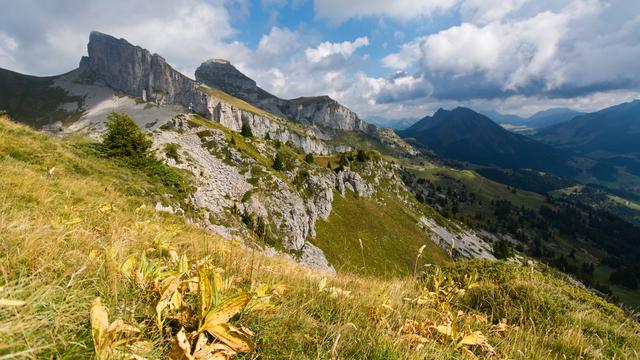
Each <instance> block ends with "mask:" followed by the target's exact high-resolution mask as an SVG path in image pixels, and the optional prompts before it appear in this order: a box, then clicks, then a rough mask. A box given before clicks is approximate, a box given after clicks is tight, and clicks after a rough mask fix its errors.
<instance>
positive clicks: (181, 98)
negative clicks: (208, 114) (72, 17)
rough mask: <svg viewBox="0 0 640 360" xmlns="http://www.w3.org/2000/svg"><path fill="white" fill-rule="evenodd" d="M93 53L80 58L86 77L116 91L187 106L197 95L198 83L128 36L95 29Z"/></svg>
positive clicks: (91, 48) (83, 73)
mask: <svg viewBox="0 0 640 360" xmlns="http://www.w3.org/2000/svg"><path fill="white" fill-rule="evenodd" d="M87 49H88V53H89V56H86V57H83V58H82V60H81V61H80V69H81V71H82V76H83V77H84V78H85V80H89V81H95V82H102V83H104V84H105V85H107V86H109V87H111V88H112V89H114V90H116V91H122V92H124V93H126V94H129V95H132V96H135V97H140V98H142V99H143V100H144V101H153V102H156V103H157V104H163V103H165V102H167V103H169V102H173V103H180V104H183V105H185V104H186V106H189V104H190V103H191V102H192V101H193V100H194V97H197V96H198V94H197V91H196V86H195V82H194V81H193V80H191V79H189V78H188V77H186V76H184V75H182V74H181V73H179V72H178V71H176V70H174V69H173V68H172V67H171V66H170V65H169V64H167V62H166V61H165V59H164V58H162V57H161V56H160V55H158V54H151V53H150V52H149V50H146V49H143V48H141V47H139V46H133V45H131V44H130V43H128V42H127V41H126V40H124V39H116V38H114V37H112V36H110V35H106V34H102V33H99V32H96V31H94V32H92V33H91V35H90V36H89V44H88V45H87Z"/></svg>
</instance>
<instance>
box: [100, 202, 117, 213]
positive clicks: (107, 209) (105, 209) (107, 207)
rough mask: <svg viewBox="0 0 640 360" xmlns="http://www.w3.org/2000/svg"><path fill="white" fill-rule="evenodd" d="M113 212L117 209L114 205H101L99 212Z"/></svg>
mask: <svg viewBox="0 0 640 360" xmlns="http://www.w3.org/2000/svg"><path fill="white" fill-rule="evenodd" d="M113 210H115V207H114V206H113V204H107V203H103V204H101V205H100V207H99V208H98V211H100V212H101V213H109V212H112V211H113Z"/></svg>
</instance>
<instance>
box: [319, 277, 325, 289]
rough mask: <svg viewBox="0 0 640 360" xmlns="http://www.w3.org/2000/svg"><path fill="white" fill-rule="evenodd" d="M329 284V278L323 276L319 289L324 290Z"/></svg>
mask: <svg viewBox="0 0 640 360" xmlns="http://www.w3.org/2000/svg"><path fill="white" fill-rule="evenodd" d="M326 286H327V278H326V277H323V278H322V279H320V281H319V282H318V291H322V290H324V288H325V287H326Z"/></svg>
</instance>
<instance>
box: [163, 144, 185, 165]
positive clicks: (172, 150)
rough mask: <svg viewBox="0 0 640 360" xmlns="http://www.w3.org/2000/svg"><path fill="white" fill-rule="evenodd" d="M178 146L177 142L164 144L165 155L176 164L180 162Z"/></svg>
mask: <svg viewBox="0 0 640 360" xmlns="http://www.w3.org/2000/svg"><path fill="white" fill-rule="evenodd" d="M179 148H180V145H178V144H165V145H164V153H165V154H166V155H167V157H168V158H171V159H173V160H175V161H176V163H177V164H180V163H181V162H182V161H180V156H179V155H178V149H179Z"/></svg>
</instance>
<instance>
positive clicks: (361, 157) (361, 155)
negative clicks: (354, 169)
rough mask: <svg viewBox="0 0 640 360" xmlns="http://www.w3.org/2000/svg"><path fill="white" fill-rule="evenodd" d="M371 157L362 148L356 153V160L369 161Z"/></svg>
mask: <svg viewBox="0 0 640 360" xmlns="http://www.w3.org/2000/svg"><path fill="white" fill-rule="evenodd" d="M370 159H371V157H370V156H369V154H367V153H366V152H365V151H364V150H362V149H360V150H358V154H357V155H356V160H357V161H358V162H365V161H369V160H370Z"/></svg>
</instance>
